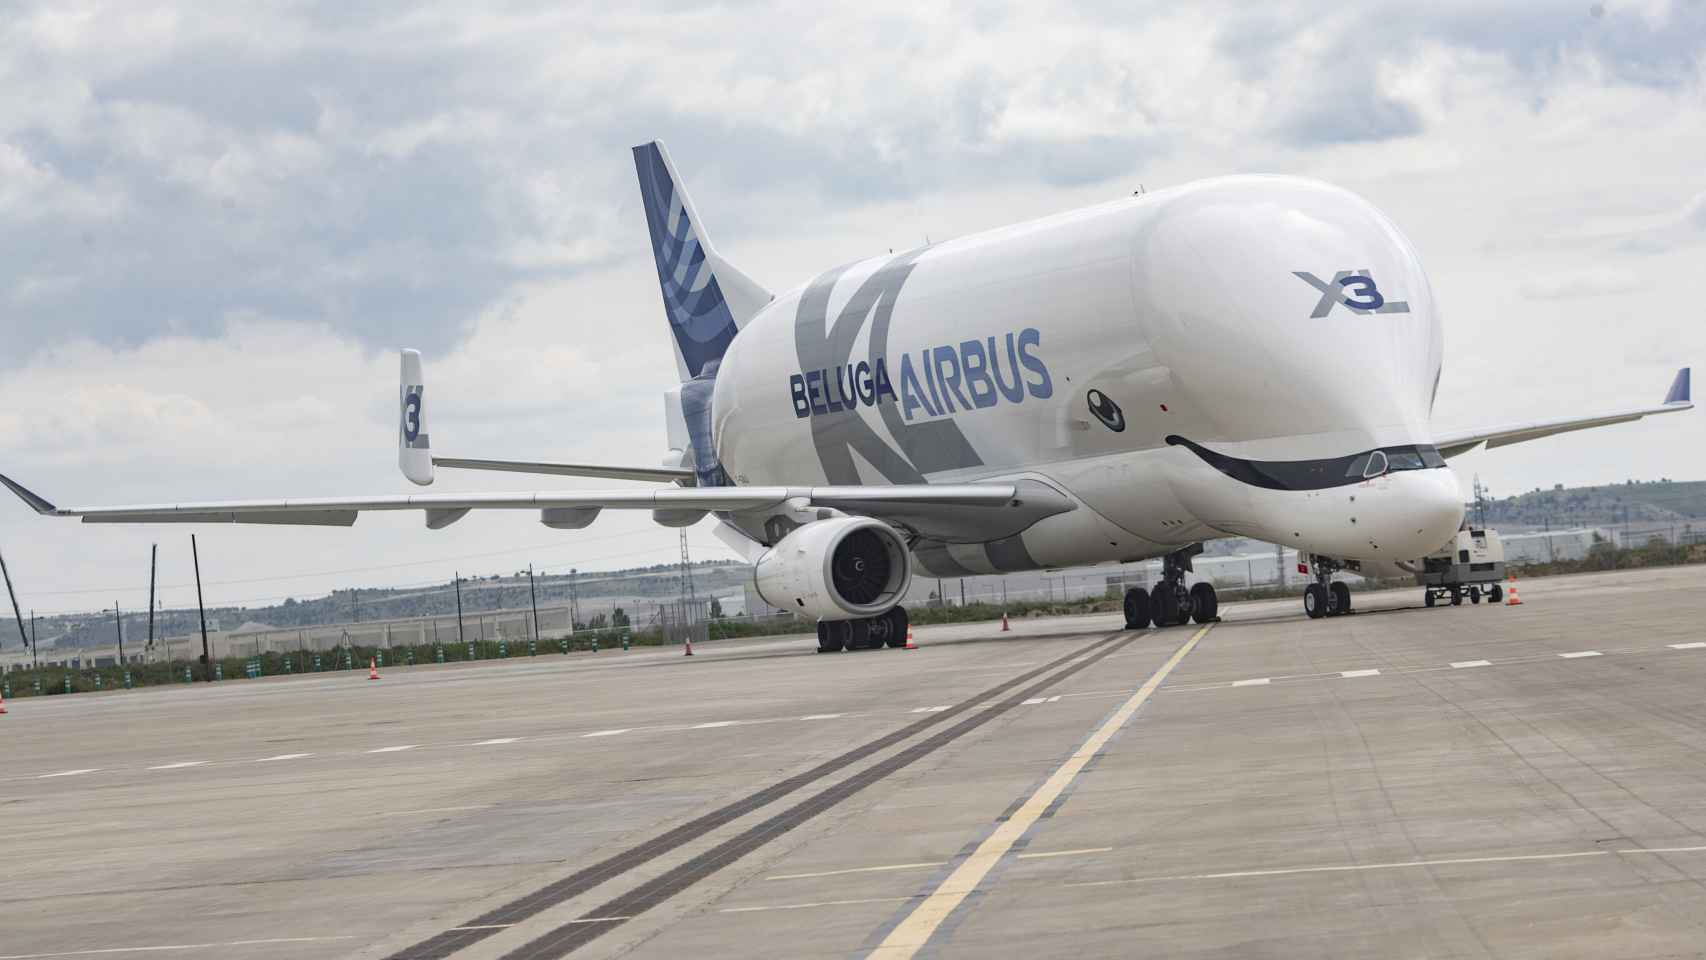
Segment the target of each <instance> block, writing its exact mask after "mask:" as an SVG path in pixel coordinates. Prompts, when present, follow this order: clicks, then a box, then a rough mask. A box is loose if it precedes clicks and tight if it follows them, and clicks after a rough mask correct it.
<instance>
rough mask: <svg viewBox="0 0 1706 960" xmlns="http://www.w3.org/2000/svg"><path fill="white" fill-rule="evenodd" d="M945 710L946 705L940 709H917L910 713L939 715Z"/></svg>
mask: <svg viewBox="0 0 1706 960" xmlns="http://www.w3.org/2000/svg"><path fill="white" fill-rule="evenodd" d="M946 709H948V707H947V706H946V705H943V706H940V707H919V708H917V709H916V710H913V711H912V712H913V713H941V712H942V711H943V710H946Z"/></svg>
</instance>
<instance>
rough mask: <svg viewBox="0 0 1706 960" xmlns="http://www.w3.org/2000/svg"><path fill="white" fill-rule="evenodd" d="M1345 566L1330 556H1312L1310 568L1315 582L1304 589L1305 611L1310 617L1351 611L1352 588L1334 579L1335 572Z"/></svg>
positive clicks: (1315, 617) (1332, 615) (1317, 618)
mask: <svg viewBox="0 0 1706 960" xmlns="http://www.w3.org/2000/svg"><path fill="white" fill-rule="evenodd" d="M1343 568H1344V564H1342V563H1340V562H1339V561H1337V560H1333V559H1331V558H1329V557H1323V556H1314V555H1312V556H1310V558H1309V569H1310V573H1311V575H1312V576H1313V577H1314V578H1315V582H1314V583H1312V584H1310V585H1309V586H1308V587H1306V588H1305V589H1304V591H1303V612H1304V613H1306V614H1308V615H1309V619H1311V620H1319V619H1321V618H1322V617H1336V616H1338V615H1340V614H1342V613H1350V612H1351V588H1350V587H1348V586H1346V585H1345V584H1344V583H1343V582H1342V581H1338V580H1334V579H1333V574H1334V573H1335V572H1336V571H1338V570H1341V569H1343Z"/></svg>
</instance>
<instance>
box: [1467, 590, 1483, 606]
mask: <svg viewBox="0 0 1706 960" xmlns="http://www.w3.org/2000/svg"><path fill="white" fill-rule="evenodd" d="M1469 602H1470V603H1480V602H1481V588H1480V587H1470V588H1469Z"/></svg>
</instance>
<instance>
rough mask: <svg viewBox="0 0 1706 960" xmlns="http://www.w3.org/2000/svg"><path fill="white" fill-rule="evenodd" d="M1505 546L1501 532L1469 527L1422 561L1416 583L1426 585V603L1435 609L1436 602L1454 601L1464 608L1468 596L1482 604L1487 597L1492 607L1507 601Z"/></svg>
mask: <svg viewBox="0 0 1706 960" xmlns="http://www.w3.org/2000/svg"><path fill="white" fill-rule="evenodd" d="M1504 579H1505V546H1504V544H1503V543H1501V542H1500V541H1499V532H1498V531H1497V530H1474V529H1469V528H1465V529H1462V530H1459V531H1457V536H1456V537H1455V538H1453V539H1452V540H1451V541H1450V542H1449V543H1447V544H1446V545H1445V546H1443V547H1441V548H1439V549H1438V550H1436V551H1434V552H1433V553H1430V554H1428V555H1427V556H1425V557H1423V558H1422V569H1421V570H1419V571H1417V573H1416V582H1417V583H1419V584H1421V586H1422V603H1424V604H1426V605H1427V606H1430V607H1431V606H1433V605H1434V602H1435V601H1436V600H1445V599H1450V600H1451V605H1452V606H1454V607H1455V606H1460V605H1461V604H1462V603H1463V598H1464V597H1465V596H1467V597H1468V598H1469V602H1470V603H1480V602H1481V598H1482V597H1486V598H1487V600H1488V602H1489V603H1490V604H1496V603H1499V602H1500V601H1502V600H1504V598H1505V588H1504V587H1503V586H1502V585H1501V581H1503V580H1504Z"/></svg>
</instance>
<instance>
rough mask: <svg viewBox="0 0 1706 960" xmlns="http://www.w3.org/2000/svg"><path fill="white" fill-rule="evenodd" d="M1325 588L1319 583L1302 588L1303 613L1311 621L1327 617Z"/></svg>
mask: <svg viewBox="0 0 1706 960" xmlns="http://www.w3.org/2000/svg"><path fill="white" fill-rule="evenodd" d="M1327 597H1328V594H1327V588H1326V587H1323V586H1322V585H1320V584H1319V583H1312V584H1310V585H1309V586H1307V587H1304V588H1303V612H1304V613H1306V614H1308V615H1309V619H1311V620H1319V619H1321V618H1322V617H1324V616H1326V615H1327V604H1328V602H1329V601H1328V598H1327Z"/></svg>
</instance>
